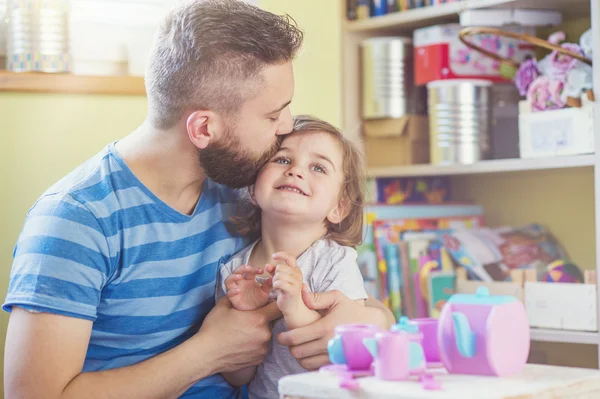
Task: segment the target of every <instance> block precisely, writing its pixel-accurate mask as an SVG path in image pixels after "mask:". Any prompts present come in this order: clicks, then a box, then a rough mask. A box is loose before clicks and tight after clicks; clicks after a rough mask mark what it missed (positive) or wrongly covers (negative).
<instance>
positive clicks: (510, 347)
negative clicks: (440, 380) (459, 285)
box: [438, 286, 530, 376]
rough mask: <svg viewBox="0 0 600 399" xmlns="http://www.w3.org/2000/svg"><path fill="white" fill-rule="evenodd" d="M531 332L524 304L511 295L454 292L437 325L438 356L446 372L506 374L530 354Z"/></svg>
mask: <svg viewBox="0 0 600 399" xmlns="http://www.w3.org/2000/svg"><path fill="white" fill-rule="evenodd" d="M529 340H530V331H529V322H528V319H527V314H526V312H525V307H524V306H523V304H522V303H521V302H520V301H518V300H517V298H515V297H512V296H490V294H489V290H488V289H487V287H485V286H482V287H479V289H478V290H477V293H476V294H474V295H471V294H455V295H453V296H452V297H451V298H450V299H449V300H448V302H447V303H446V305H444V308H443V309H442V313H441V315H440V318H439V324H438V345H439V350H440V358H441V360H442V363H443V364H444V366H445V367H446V369H447V370H448V372H449V373H453V374H471V375H490V376H507V375H511V374H514V373H518V372H520V371H521V370H522V369H523V367H524V366H525V364H526V362H527V358H528V356H529V345H530V341H529Z"/></svg>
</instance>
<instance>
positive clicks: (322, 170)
mask: <svg viewBox="0 0 600 399" xmlns="http://www.w3.org/2000/svg"><path fill="white" fill-rule="evenodd" d="M313 170H314V171H315V172H317V173H324V174H326V173H327V169H325V167H323V166H322V165H314V166H313Z"/></svg>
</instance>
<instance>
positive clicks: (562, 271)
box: [541, 259, 583, 283]
mask: <svg viewBox="0 0 600 399" xmlns="http://www.w3.org/2000/svg"><path fill="white" fill-rule="evenodd" d="M541 280H542V281H545V282H548V283H583V273H581V270H579V268H578V267H577V266H576V265H574V264H572V263H567V262H565V261H564V260H562V259H559V260H556V261H554V262H552V263H550V264H549V265H548V266H547V267H546V269H545V271H544V272H543V275H542V278H541Z"/></svg>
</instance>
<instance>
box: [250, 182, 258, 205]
mask: <svg viewBox="0 0 600 399" xmlns="http://www.w3.org/2000/svg"><path fill="white" fill-rule="evenodd" d="M248 197H250V202H252V204H253V205H255V206H258V204H257V203H256V198H254V184H253V185H251V186H248Z"/></svg>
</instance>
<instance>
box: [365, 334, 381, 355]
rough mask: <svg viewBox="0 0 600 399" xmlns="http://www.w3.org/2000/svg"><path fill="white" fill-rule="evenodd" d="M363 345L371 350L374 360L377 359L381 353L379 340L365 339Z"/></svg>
mask: <svg viewBox="0 0 600 399" xmlns="http://www.w3.org/2000/svg"><path fill="white" fill-rule="evenodd" d="M363 344H364V345H365V347H366V348H367V349H368V350H369V353H370V354H371V356H373V359H377V354H378V353H379V350H378V345H377V339H375V338H363Z"/></svg>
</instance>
